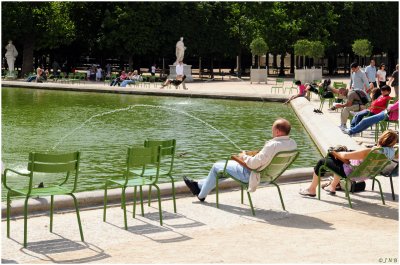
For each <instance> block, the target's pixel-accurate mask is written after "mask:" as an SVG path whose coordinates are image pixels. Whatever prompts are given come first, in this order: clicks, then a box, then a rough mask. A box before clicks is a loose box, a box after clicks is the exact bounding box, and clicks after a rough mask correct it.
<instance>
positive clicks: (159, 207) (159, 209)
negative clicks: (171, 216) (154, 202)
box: [153, 184, 163, 226]
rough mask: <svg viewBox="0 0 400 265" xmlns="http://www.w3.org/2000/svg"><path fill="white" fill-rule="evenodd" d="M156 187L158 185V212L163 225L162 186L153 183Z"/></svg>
mask: <svg viewBox="0 0 400 265" xmlns="http://www.w3.org/2000/svg"><path fill="white" fill-rule="evenodd" d="M153 186H154V187H156V189H157V197H158V213H159V215H160V225H161V226H162V225H163V220H162V209H161V192H160V188H159V187H158V186H157V185H155V184H153Z"/></svg>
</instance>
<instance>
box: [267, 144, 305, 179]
mask: <svg viewBox="0 0 400 265" xmlns="http://www.w3.org/2000/svg"><path fill="white" fill-rule="evenodd" d="M298 155H299V152H298V151H297V150H293V151H283V152H279V153H277V154H276V155H275V156H274V158H273V159H272V161H271V163H269V165H268V166H266V167H265V168H264V169H263V170H261V171H260V172H259V173H260V174H261V182H263V181H269V182H273V181H275V180H276V179H277V178H279V177H280V176H281V175H282V173H283V172H285V170H286V169H287V168H288V167H289V166H290V165H291V164H292V163H293V161H294V160H296V158H297V156H298Z"/></svg>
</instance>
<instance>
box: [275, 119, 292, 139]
mask: <svg viewBox="0 0 400 265" xmlns="http://www.w3.org/2000/svg"><path fill="white" fill-rule="evenodd" d="M291 128H292V126H291V125H290V122H289V121H288V120H285V119H283V118H279V119H277V120H276V121H275V122H274V124H273V125H272V131H275V130H277V131H279V132H280V133H279V135H274V136H284V135H289V133H290V129H291Z"/></svg>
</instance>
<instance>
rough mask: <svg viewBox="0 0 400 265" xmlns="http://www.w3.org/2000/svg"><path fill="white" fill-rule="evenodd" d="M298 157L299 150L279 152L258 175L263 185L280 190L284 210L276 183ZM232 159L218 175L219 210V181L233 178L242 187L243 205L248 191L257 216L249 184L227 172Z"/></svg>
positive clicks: (252, 208) (216, 189)
mask: <svg viewBox="0 0 400 265" xmlns="http://www.w3.org/2000/svg"><path fill="white" fill-rule="evenodd" d="M298 155H299V152H298V151H297V150H293V151H284V152H278V153H277V154H276V155H275V156H274V158H273V159H272V161H271V162H270V163H269V164H268V165H267V166H266V167H265V168H264V169H263V170H261V171H259V172H258V173H260V178H261V182H262V183H267V184H272V185H274V186H275V187H276V188H277V189H278V193H279V198H280V200H281V204H282V208H283V210H285V204H284V203H283V199H282V194H281V190H280V188H279V185H278V184H277V183H276V181H277V180H278V178H279V177H280V176H281V175H282V174H283V172H285V170H286V169H287V168H288V167H289V166H290V165H291V164H292V163H293V161H295V160H296V158H297V156H298ZM230 158H231V156H229V157H228V159H227V160H226V163H225V167H224V169H223V170H222V171H221V172H219V174H218V175H217V179H216V186H215V193H216V200H217V208H219V196H218V179H219V178H223V177H229V178H232V179H233V180H235V181H236V182H238V183H239V184H240V186H241V203H242V204H243V191H244V190H246V192H247V197H248V199H249V203H250V207H251V212H252V214H253V215H256V214H255V211H254V207H253V203H252V200H251V196H250V193H249V192H248V191H247V189H248V185H249V184H248V183H246V182H242V181H240V180H238V179H237V178H235V177H233V176H232V175H230V174H228V173H227V172H226V166H227V164H228V161H229V160H230Z"/></svg>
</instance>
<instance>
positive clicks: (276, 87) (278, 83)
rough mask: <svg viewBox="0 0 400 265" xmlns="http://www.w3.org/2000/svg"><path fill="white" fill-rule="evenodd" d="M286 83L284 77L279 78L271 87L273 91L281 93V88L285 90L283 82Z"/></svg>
mask: <svg viewBox="0 0 400 265" xmlns="http://www.w3.org/2000/svg"><path fill="white" fill-rule="evenodd" d="M284 83H285V79H283V78H277V79H276V85H274V86H272V87H271V93H273V91H274V92H275V93H276V92H277V93H279V90H280V89H281V88H282V90H284V88H283V84H284Z"/></svg>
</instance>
